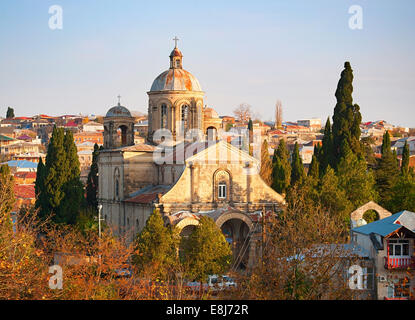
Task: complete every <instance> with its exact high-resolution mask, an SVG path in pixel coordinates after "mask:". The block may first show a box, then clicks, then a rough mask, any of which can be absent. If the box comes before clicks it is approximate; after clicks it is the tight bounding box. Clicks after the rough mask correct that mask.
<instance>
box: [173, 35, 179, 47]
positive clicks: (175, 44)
mask: <svg viewBox="0 0 415 320" xmlns="http://www.w3.org/2000/svg"><path fill="white" fill-rule="evenodd" d="M173 40H174V47H175V48H177V41H179V40H180V39H179V38H177V36H175V37H174V38H173Z"/></svg>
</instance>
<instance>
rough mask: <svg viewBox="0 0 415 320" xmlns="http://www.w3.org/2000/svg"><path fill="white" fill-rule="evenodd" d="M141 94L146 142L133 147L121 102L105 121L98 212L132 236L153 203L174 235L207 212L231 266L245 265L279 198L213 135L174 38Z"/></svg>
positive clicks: (250, 163)
mask: <svg viewBox="0 0 415 320" xmlns="http://www.w3.org/2000/svg"><path fill="white" fill-rule="evenodd" d="M147 94H148V97H149V101H148V138H147V139H148V141H147V142H146V143H143V144H134V118H133V117H132V116H131V114H130V111H129V110H128V109H127V108H126V107H124V106H121V104H120V102H119V103H118V105H116V106H114V107H113V108H111V109H109V111H108V112H107V114H106V116H105V118H104V150H103V151H101V152H100V155H99V161H98V166H99V203H100V204H102V214H101V215H102V217H103V218H104V219H105V221H106V223H107V224H108V225H110V226H111V227H112V228H113V230H114V232H115V233H116V234H118V235H125V236H127V238H128V239H129V240H130V241H132V240H133V239H134V238H135V236H136V234H137V233H138V232H140V231H141V230H142V229H143V227H144V226H145V223H146V220H147V218H148V217H149V216H150V214H151V213H152V212H153V210H154V209H156V208H158V209H159V210H160V212H161V213H162V215H163V217H164V219H165V223H166V224H172V225H175V226H176V227H177V228H178V229H179V230H180V232H181V236H188V235H189V234H190V233H191V232H192V230H193V228H195V226H196V225H197V224H198V221H199V218H200V217H201V216H203V215H205V216H209V217H211V218H212V219H214V221H215V222H216V224H217V226H218V227H219V228H220V229H221V230H222V232H223V233H224V235H225V237H226V239H227V241H228V242H229V243H230V244H231V246H232V250H233V254H234V257H235V259H236V261H237V262H236V263H237V267H238V268H246V267H249V266H250V265H252V264H253V262H254V261H255V259H256V252H257V251H258V248H259V247H258V241H259V239H261V221H262V220H261V219H262V218H261V217H262V216H263V215H264V214H267V215H269V214H272V213H275V212H278V211H279V210H280V209H281V206H282V205H283V204H284V198H283V196H281V195H280V194H278V193H277V192H275V191H274V190H273V189H272V188H270V187H269V186H268V185H267V184H266V183H265V182H264V181H263V180H262V179H261V177H260V176H259V165H260V162H259V161H258V159H256V158H254V157H252V156H250V155H249V154H248V153H247V152H245V151H243V150H241V149H239V148H238V147H236V146H233V145H231V144H229V143H228V142H226V141H224V140H221V139H220V137H219V135H218V132H219V131H220V130H221V127H220V119H219V117H218V116H217V113H216V112H215V111H214V110H213V109H211V108H204V102H203V99H204V92H203V91H202V88H201V86H200V83H199V81H198V80H197V78H196V77H195V76H193V75H192V74H191V73H190V72H188V71H186V70H184V69H183V55H182V53H181V51H180V50H179V49H178V48H177V39H176V46H175V48H174V49H173V51H172V52H171V54H170V67H169V69H168V70H166V71H164V72H163V73H161V74H160V75H159V76H158V77H157V78H156V79H155V80H154V82H153V84H152V86H151V89H150V91H149V92H147Z"/></svg>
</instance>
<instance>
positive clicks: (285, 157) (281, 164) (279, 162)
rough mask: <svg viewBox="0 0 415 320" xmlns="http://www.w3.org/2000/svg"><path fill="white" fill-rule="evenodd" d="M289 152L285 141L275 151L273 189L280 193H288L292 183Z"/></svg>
mask: <svg viewBox="0 0 415 320" xmlns="http://www.w3.org/2000/svg"><path fill="white" fill-rule="evenodd" d="M289 157H290V155H289V152H288V149H287V146H286V144H285V141H284V140H283V139H281V140H280V143H279V144H278V148H277V149H276V150H275V151H274V156H273V159H272V162H273V163H272V184H271V187H272V188H273V189H274V190H275V191H277V192H278V193H286V192H287V189H288V188H289V186H290V181H291V164H290V160H289Z"/></svg>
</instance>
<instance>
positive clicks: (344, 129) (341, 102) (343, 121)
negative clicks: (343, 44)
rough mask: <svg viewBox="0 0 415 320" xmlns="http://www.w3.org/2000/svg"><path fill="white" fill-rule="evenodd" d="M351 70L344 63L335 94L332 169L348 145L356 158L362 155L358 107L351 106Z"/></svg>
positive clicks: (347, 64)
mask: <svg viewBox="0 0 415 320" xmlns="http://www.w3.org/2000/svg"><path fill="white" fill-rule="evenodd" d="M352 82H353V70H352V68H351V66H350V63H349V62H345V64H344V70H343V71H342V73H341V77H340V80H339V82H338V84H337V90H336V93H335V96H336V99H337V104H336V107H335V108H334V115H333V128H332V133H333V155H334V161H335V163H334V167H335V168H337V164H338V163H339V162H340V159H341V158H343V157H344V156H345V147H346V145H348V146H349V147H350V148H351V150H352V152H353V153H355V154H356V155H357V156H358V157H359V156H361V155H362V147H361V144H360V134H361V132H360V123H361V122H362V116H361V114H360V107H359V106H358V105H357V104H353V98H352V93H353V85H352Z"/></svg>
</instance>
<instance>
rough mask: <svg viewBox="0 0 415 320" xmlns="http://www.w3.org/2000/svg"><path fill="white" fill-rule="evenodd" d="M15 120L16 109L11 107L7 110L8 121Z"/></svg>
mask: <svg viewBox="0 0 415 320" xmlns="http://www.w3.org/2000/svg"><path fill="white" fill-rule="evenodd" d="M11 118H14V109H13V108H11V107H8V108H7V112H6V119H11Z"/></svg>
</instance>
